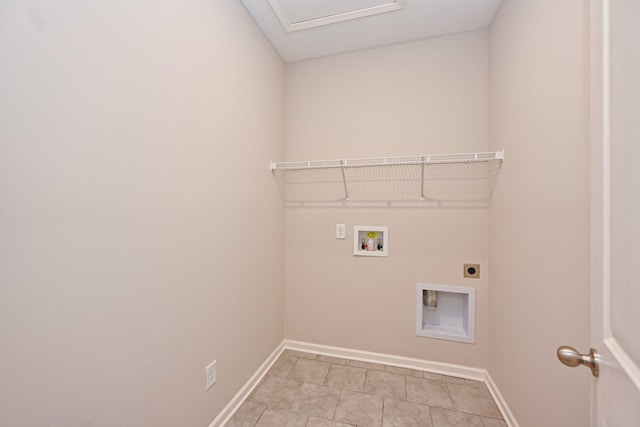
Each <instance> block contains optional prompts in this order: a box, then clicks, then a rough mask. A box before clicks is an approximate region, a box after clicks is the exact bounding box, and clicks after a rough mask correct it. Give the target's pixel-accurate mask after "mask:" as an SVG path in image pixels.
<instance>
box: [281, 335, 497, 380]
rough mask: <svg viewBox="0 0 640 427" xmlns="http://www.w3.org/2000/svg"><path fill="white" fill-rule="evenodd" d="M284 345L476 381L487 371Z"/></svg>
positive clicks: (290, 343)
mask: <svg viewBox="0 0 640 427" xmlns="http://www.w3.org/2000/svg"><path fill="white" fill-rule="evenodd" d="M284 346H285V348H288V349H291V350H298V351H305V352H308V353H315V354H322V355H323V356H333V357H342V358H345V359H352V360H359V361H362V362H371V363H381V364H383V365H391V366H398V367H400V368H409V369H417V370H419V371H427V372H432V373H434V374H441V375H449V376H452V377H459V378H466V379H469V380H476V381H484V379H485V374H486V372H487V371H485V370H484V369H477V368H470V367H468V366H461V365H453V364H450V363H441V362H430V361H428V360H421V359H412V358H409V357H402V356H394V355H391V354H383V353H372V352H369V351H362V350H352V349H349V348H342V347H331V346H327V345H319V344H311V343H307V342H301V341H292V340H284Z"/></svg>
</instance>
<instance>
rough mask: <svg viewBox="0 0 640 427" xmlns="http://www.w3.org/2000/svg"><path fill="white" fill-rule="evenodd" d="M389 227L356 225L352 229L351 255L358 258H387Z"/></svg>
mask: <svg viewBox="0 0 640 427" xmlns="http://www.w3.org/2000/svg"><path fill="white" fill-rule="evenodd" d="M388 253H389V227H379V226H374V225H356V226H354V227H353V254H354V255H358V256H387V255H388Z"/></svg>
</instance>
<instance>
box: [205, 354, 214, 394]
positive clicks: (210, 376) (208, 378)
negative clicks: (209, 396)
mask: <svg viewBox="0 0 640 427" xmlns="http://www.w3.org/2000/svg"><path fill="white" fill-rule="evenodd" d="M204 376H205V380H204V381H205V388H204V389H205V391H206V390H209V389H210V388H211V386H212V385H214V384H215V383H216V361H215V360H214V361H213V362H211V363H209V365H208V366H207V367H206V368H205V369H204Z"/></svg>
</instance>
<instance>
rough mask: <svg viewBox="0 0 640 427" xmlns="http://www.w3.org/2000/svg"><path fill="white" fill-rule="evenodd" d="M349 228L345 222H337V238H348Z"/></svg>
mask: <svg viewBox="0 0 640 427" xmlns="http://www.w3.org/2000/svg"><path fill="white" fill-rule="evenodd" d="M346 238H347V228H346V226H345V225H344V224H336V239H346Z"/></svg>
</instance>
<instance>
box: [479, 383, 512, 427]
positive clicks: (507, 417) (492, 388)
mask: <svg viewBox="0 0 640 427" xmlns="http://www.w3.org/2000/svg"><path fill="white" fill-rule="evenodd" d="M484 382H485V384H486V385H487V388H488V389H489V392H490V393H491V396H493V400H495V401H496V405H498V409H499V410H500V413H501V414H502V418H504V422H505V423H507V426H509V427H520V424H518V422H517V421H516V418H515V417H514V416H513V414H512V413H511V410H510V409H509V406H508V405H507V402H506V401H505V400H504V397H502V393H500V390H498V386H497V385H496V383H494V382H493V378H491V375H489V373H488V372H487V376H486V378H485V380H484Z"/></svg>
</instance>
